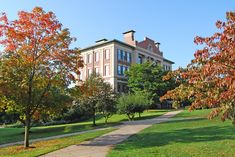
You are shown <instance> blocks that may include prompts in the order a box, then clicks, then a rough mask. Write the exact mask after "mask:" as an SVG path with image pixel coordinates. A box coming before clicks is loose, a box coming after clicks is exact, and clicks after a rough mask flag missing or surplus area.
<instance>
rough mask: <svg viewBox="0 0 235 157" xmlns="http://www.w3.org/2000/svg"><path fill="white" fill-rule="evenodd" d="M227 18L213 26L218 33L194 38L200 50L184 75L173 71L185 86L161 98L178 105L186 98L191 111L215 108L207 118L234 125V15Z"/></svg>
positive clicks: (228, 15) (182, 72)
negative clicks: (170, 99) (190, 103)
mask: <svg viewBox="0 0 235 157" xmlns="http://www.w3.org/2000/svg"><path fill="white" fill-rule="evenodd" d="M227 17H228V21H227V22H221V21H217V22H216V27H217V28H219V29H221V30H222V32H220V33H215V34H214V35H212V36H211V37H207V38H202V37H195V39H194V42H195V43H196V44H202V45H204V48H203V49H201V50H197V51H196V52H195V54H194V56H195V59H193V60H192V62H191V64H189V65H188V66H187V69H186V71H176V73H178V75H180V76H181V77H182V78H183V79H184V80H185V82H184V83H183V84H182V85H181V86H179V87H178V88H176V89H174V90H173V91H170V92H168V93H167V94H166V95H165V96H164V97H163V98H172V99H174V100H176V101H179V98H180V99H181V100H184V99H187V95H189V96H192V98H193V100H194V101H193V103H192V106H191V109H195V108H200V107H203V106H207V107H210V108H211V107H216V108H217V109H216V110H214V111H213V112H212V113H211V115H210V117H211V118H213V117H215V116H218V115H219V113H220V112H223V114H222V117H221V119H222V120H225V119H231V120H233V122H235V107H234V104H235V92H234V91H235V12H229V13H227ZM190 91H191V92H192V93H193V94H190V93H191V92H190Z"/></svg>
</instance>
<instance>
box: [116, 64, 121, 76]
mask: <svg viewBox="0 0 235 157" xmlns="http://www.w3.org/2000/svg"><path fill="white" fill-rule="evenodd" d="M117 73H118V75H122V66H121V65H118V69H117Z"/></svg>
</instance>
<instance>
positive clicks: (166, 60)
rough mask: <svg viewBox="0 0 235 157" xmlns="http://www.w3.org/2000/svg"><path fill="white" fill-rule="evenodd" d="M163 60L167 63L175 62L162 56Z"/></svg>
mask: <svg viewBox="0 0 235 157" xmlns="http://www.w3.org/2000/svg"><path fill="white" fill-rule="evenodd" d="M163 61H165V62H168V63H171V64H175V62H172V61H170V60H168V59H166V58H163Z"/></svg>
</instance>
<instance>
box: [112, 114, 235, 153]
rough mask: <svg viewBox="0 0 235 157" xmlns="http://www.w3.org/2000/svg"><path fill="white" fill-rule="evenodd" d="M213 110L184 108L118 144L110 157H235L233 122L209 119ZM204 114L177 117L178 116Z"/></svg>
mask: <svg viewBox="0 0 235 157" xmlns="http://www.w3.org/2000/svg"><path fill="white" fill-rule="evenodd" d="M209 112H210V110H197V111H193V112H189V111H183V112H182V113H180V114H179V115H177V116H176V118H175V120H174V121H169V122H166V123H161V124H156V125H153V126H152V127H150V128H147V129H145V130H143V131H142V132H140V133H139V134H137V135H134V136H132V137H130V138H129V139H128V140H126V141H125V142H123V143H121V144H119V145H117V146H116V147H115V148H114V149H113V150H112V151H111V152H109V154H108V157H132V156H135V157H192V156H194V157H235V127H234V126H232V124H231V121H226V122H221V121H220V119H219V118H217V119H214V120H208V119H206V118H205V117H206V116H207V114H208V113H209ZM189 117H195V118H196V117H201V118H200V119H198V118H197V119H190V120H189V119H188V120H177V118H189Z"/></svg>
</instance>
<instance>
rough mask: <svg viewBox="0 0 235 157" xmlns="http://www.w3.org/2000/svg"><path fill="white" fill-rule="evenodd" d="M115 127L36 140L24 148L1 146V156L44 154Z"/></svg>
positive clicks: (99, 134)
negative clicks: (53, 138) (52, 138)
mask: <svg viewBox="0 0 235 157" xmlns="http://www.w3.org/2000/svg"><path fill="white" fill-rule="evenodd" d="M113 130H115V129H105V130H101V131H96V132H90V133H85V134H81V135H76V136H70V137H65V138H60V139H55V140H47V141H41V142H35V143H33V144H31V147H30V148H27V149H24V148H23V146H12V147H7V148H0V156H1V157H34V156H39V155H43V154H46V153H49V152H52V151H55V150H58V149H61V148H64V147H67V146H70V145H74V144H79V143H81V142H83V141H86V140H90V139H93V138H96V137H98V136H101V135H103V134H106V133H108V132H111V131H113Z"/></svg>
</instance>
